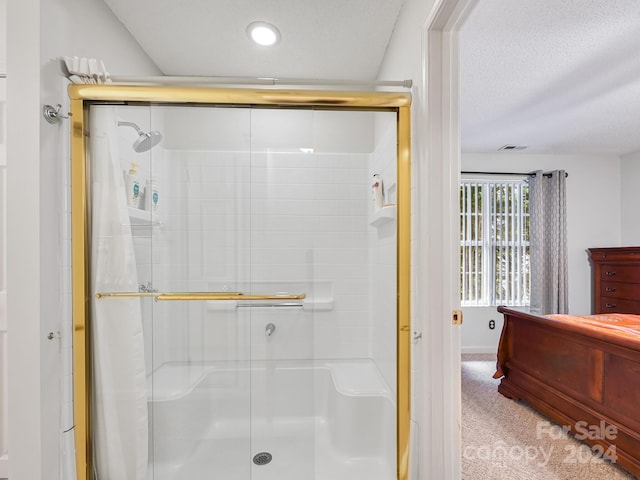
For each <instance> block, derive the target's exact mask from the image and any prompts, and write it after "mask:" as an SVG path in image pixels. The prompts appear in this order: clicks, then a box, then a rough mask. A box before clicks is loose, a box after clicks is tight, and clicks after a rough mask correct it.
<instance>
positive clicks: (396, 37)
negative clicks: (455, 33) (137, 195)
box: [378, 0, 449, 480]
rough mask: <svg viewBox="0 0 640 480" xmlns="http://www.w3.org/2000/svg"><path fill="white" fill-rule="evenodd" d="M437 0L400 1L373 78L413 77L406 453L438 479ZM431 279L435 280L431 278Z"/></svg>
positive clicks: (423, 473) (421, 472) (422, 473)
mask: <svg viewBox="0 0 640 480" xmlns="http://www.w3.org/2000/svg"><path fill="white" fill-rule="evenodd" d="M439 3H441V2H440V1H438V0H406V1H405V3H404V4H403V6H402V11H401V13H400V17H399V18H398V21H397V22H396V25H395V27H394V30H393V35H392V37H391V41H390V43H389V46H388V48H387V53H386V55H385V59H384V62H383V64H382V67H381V69H380V73H379V75H378V78H379V79H381V80H405V79H411V80H413V88H412V89H411V95H412V107H411V124H412V127H411V139H412V141H411V178H412V186H411V188H412V194H411V205H412V210H411V216H412V220H411V223H412V235H411V238H412V241H411V252H412V254H411V256H412V258H411V263H412V281H411V283H412V291H411V298H412V302H411V324H412V327H411V328H412V330H413V331H414V332H418V333H420V334H422V335H423V337H422V340H418V341H415V342H413V345H412V346H411V405H412V408H411V422H412V425H411V456H410V466H409V473H410V478H411V480H417V479H420V480H427V479H428V478H431V476H432V474H433V478H444V476H445V475H446V473H445V472H446V467H445V463H446V462H447V460H445V458H443V455H442V445H441V444H442V441H440V442H438V443H437V444H433V443H432V438H433V436H434V435H433V434H432V431H433V430H437V431H440V430H439V429H440V428H441V427H442V425H443V423H445V422H447V421H448V420H447V419H444V418H443V417H444V408H442V409H441V407H442V406H443V404H444V403H447V395H448V393H446V392H442V388H436V389H435V390H432V386H433V385H434V384H436V383H438V380H434V376H435V377H437V376H439V372H441V371H442V369H443V365H444V364H445V363H446V362H448V361H449V360H448V359H444V358H438V349H437V348H436V349H433V348H431V344H430V342H431V340H432V339H431V338H430V337H431V335H430V330H431V324H435V323H436V322H442V321H443V320H442V318H432V317H431V316H430V313H429V305H425V303H424V298H425V295H424V294H423V292H422V289H424V288H426V285H425V284H424V283H423V279H424V278H425V276H426V277H429V275H430V273H429V272H430V265H429V264H428V263H427V256H428V247H427V245H428V243H429V238H428V235H429V221H428V219H427V218H426V217H427V208H426V203H427V202H426V197H427V195H428V194H429V192H428V191H427V188H425V187H427V183H428V181H427V175H428V172H427V168H428V167H427V158H426V153H425V152H426V148H425V137H426V131H427V129H428V125H427V122H426V101H427V98H426V97H427V92H426V91H425V90H424V89H423V87H424V85H425V83H426V79H425V78H424V74H425V73H426V72H425V70H423V66H424V58H425V55H426V51H425V39H424V38H423V29H424V27H425V23H426V21H427V19H428V16H429V14H430V12H431V10H432V8H433V7H434V5H436V4H439ZM434 281H437V279H434Z"/></svg>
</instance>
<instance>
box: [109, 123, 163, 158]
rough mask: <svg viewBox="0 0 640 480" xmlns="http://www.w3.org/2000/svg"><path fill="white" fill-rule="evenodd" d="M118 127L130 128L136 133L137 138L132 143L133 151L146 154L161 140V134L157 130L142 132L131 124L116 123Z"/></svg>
mask: <svg viewBox="0 0 640 480" xmlns="http://www.w3.org/2000/svg"><path fill="white" fill-rule="evenodd" d="M118 126H119V127H131V128H133V129H134V130H135V131H136V132H138V138H137V139H136V141H135V142H133V149H134V150H135V151H136V152H138V153H142V152H146V151H147V150H151V149H152V148H153V147H155V146H156V145H157V144H159V143H160V141H161V140H162V134H161V133H160V132H159V131H158V130H154V131H153V132H144V131H142V130H141V129H140V127H138V125H136V124H135V123H133V122H118Z"/></svg>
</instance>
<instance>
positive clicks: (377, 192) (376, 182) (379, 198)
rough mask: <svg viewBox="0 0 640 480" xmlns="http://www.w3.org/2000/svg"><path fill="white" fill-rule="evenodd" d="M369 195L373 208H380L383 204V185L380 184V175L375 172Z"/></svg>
mask: <svg viewBox="0 0 640 480" xmlns="http://www.w3.org/2000/svg"><path fill="white" fill-rule="evenodd" d="M371 196H372V198H373V209H374V210H380V209H381V208H382V206H383V205H384V186H383V185H382V177H381V176H380V175H378V174H377V173H376V174H375V175H374V176H373V184H372V185H371Z"/></svg>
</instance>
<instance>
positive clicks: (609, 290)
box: [600, 281, 640, 302]
mask: <svg viewBox="0 0 640 480" xmlns="http://www.w3.org/2000/svg"><path fill="white" fill-rule="evenodd" d="M600 294H601V295H604V296H607V297H614V298H626V299H627V300H637V301H639V302H640V283H623V282H608V281H603V282H602V283H601V284H600Z"/></svg>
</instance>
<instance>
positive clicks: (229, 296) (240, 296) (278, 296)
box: [96, 292, 307, 301]
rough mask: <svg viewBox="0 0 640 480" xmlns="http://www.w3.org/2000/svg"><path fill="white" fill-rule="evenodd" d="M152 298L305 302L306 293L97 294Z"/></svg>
mask: <svg viewBox="0 0 640 480" xmlns="http://www.w3.org/2000/svg"><path fill="white" fill-rule="evenodd" d="M107 297H116V298H131V297H152V298H154V299H155V300H239V301H251V300H303V299H305V298H306V297H307V295H306V294H305V293H299V294H288V293H274V294H267V295H245V294H244V293H242V292H164V293H162V292H105V293H96V298H97V299H101V298H107Z"/></svg>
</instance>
